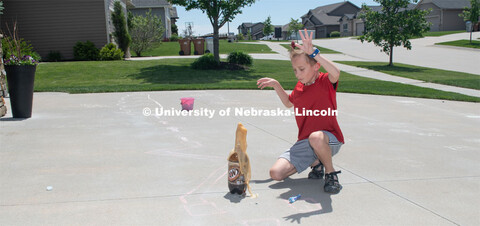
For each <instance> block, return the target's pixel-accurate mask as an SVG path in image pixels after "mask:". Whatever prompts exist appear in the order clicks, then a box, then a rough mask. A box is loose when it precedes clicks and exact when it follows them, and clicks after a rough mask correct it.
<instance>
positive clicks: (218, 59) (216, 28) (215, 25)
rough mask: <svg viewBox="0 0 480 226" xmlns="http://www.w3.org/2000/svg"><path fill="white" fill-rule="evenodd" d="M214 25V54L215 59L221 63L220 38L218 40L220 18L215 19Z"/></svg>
mask: <svg viewBox="0 0 480 226" xmlns="http://www.w3.org/2000/svg"><path fill="white" fill-rule="evenodd" d="M214 23H215V24H214V25H213V56H214V57H215V60H216V61H217V62H219V63H220V54H219V52H218V49H219V48H218V47H219V40H218V30H219V29H218V19H214Z"/></svg>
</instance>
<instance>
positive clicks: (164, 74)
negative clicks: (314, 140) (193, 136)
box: [35, 59, 480, 102]
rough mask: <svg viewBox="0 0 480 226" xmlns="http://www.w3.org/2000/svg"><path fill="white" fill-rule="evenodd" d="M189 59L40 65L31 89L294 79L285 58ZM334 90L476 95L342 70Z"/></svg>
mask: <svg viewBox="0 0 480 226" xmlns="http://www.w3.org/2000/svg"><path fill="white" fill-rule="evenodd" d="M193 60H194V59H163V60H150V61H103V62H102V61H87V62H58V63H41V64H40V65H39V66H38V68H37V73H36V79H35V91H37V92H42V91H43V92H45V91H49V92H68V93H99V92H130V91H151V90H155V91H157V90H197V89H257V86H256V80H258V79H259V78H262V77H272V78H275V79H277V80H278V81H280V83H281V84H282V85H283V87H285V89H293V87H294V86H295V84H296V83H297V80H296V78H295V76H294V75H293V71H292V66H291V64H290V62H289V61H278V60H254V65H253V66H252V67H251V68H250V69H249V70H247V71H228V70H205V71H202V70H193V69H191V68H190V67H189V65H190V63H192V62H193ZM339 91H340V92H351V93H365V94H378V95H395V96H409V97H422V98H436V99H447V100H459V101H471V102H480V98H475V97H469V96H465V95H461V94H456V93H449V92H443V91H438V90H434V89H428V88H422V87H416V86H412V85H404V84H399V83H394V82H385V81H380V80H375V79H369V78H364V77H359V76H355V75H352V74H349V73H346V72H342V75H341V78H340V86H339Z"/></svg>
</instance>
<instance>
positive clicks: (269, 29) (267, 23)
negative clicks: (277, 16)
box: [263, 16, 275, 36]
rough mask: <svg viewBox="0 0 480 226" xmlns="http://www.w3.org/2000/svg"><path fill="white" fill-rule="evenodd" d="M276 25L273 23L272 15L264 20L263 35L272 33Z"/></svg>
mask: <svg viewBox="0 0 480 226" xmlns="http://www.w3.org/2000/svg"><path fill="white" fill-rule="evenodd" d="M274 29H275V28H274V27H273V25H272V19H271V18H270V16H268V18H267V19H266V20H265V22H263V35H265V36H267V35H270V34H271V33H272V32H273V31H274Z"/></svg>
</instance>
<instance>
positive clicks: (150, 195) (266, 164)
mask: <svg viewBox="0 0 480 226" xmlns="http://www.w3.org/2000/svg"><path fill="white" fill-rule="evenodd" d="M181 97H194V98H195V105H194V109H198V110H200V109H207V108H208V109H209V110H215V111H216V114H215V116H214V117H212V118H208V117H181V116H175V117H174V116H155V115H151V116H148V117H147V116H144V112H146V111H145V109H146V108H148V109H151V110H153V112H155V109H156V108H159V107H160V106H161V107H163V108H165V109H171V108H174V109H180V98H181ZM34 100H35V102H34V112H33V117H32V118H30V119H27V120H14V119H12V118H10V117H11V114H10V113H9V114H8V115H7V116H6V118H1V119H0V128H1V130H0V181H1V183H0V225H13V226H15V225H32V226H34V225H300V224H301V225H318V224H319V222H321V224H322V225H479V224H480V219H479V210H478V203H480V195H479V188H480V168H479V167H478V166H479V165H480V156H479V155H478V151H479V149H478V147H479V145H480V137H479V135H478V125H479V123H480V109H479V108H478V104H476V103H465V102H456V101H440V100H430V99H421V98H405V97H392V96H374V95H361V94H349V93H338V94H337V100H338V104H339V105H338V109H339V116H338V120H339V123H340V126H341V128H342V130H343V133H344V136H345V138H346V144H345V145H344V146H342V148H341V150H340V152H339V154H338V155H336V156H335V157H334V159H333V160H334V166H335V168H336V169H337V170H341V171H342V173H341V174H339V179H340V182H341V184H342V185H343V190H342V191H341V192H340V194H338V195H329V194H326V193H324V192H323V189H322V186H323V180H308V179H306V177H307V174H308V171H306V172H303V173H301V174H295V175H293V176H292V177H291V178H290V179H287V180H285V181H282V182H276V181H272V180H270V179H269V172H268V170H269V168H270V167H271V165H272V164H273V163H274V162H275V160H276V158H277V157H278V156H279V155H280V154H281V153H283V152H284V151H285V150H286V149H287V148H289V147H290V146H291V145H292V144H293V143H294V142H295V140H296V135H297V131H296V123H295V119H294V117H293V116H290V117H286V116H278V117H268V116H261V117H260V116H257V117H255V116H241V115H236V114H234V112H233V111H232V114H231V115H229V116H220V115H219V113H218V112H219V111H221V110H225V109H227V108H232V109H233V108H242V107H243V108H245V109H251V108H254V109H276V108H282V109H283V107H282V105H281V103H280V101H279V100H278V97H277V95H276V94H275V91H273V90H268V91H267V90H264V91H261V90H228V91H225V90H202V91H166V92H134V93H104V94H75V95H70V94H63V93H35V97H34ZM8 101H9V100H8V99H7V102H8ZM7 104H8V103H7ZM238 122H241V123H243V124H244V126H245V127H246V128H247V130H248V132H247V142H248V148H247V152H248V154H249V157H250V161H251V164H252V184H251V186H252V190H253V192H254V193H256V194H258V197H257V198H254V199H252V198H250V197H246V198H242V197H240V196H236V195H231V194H229V192H228V187H227V176H226V174H227V161H226V159H227V156H228V153H229V152H230V150H231V149H232V148H233V145H234V139H235V128H236V125H237V123H238ZM49 186H51V187H52V189H51V190H50V191H47V190H46V188H47V187H49ZM298 194H301V195H302V197H301V198H300V199H299V200H298V201H297V202H295V203H293V204H289V203H288V198H289V197H291V196H295V195H298Z"/></svg>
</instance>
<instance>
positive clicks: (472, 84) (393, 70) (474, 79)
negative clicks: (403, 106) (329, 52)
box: [336, 61, 480, 90]
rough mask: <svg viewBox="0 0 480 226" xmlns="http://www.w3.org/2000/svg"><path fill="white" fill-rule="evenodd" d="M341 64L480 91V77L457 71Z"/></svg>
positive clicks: (353, 62)
mask: <svg viewBox="0 0 480 226" xmlns="http://www.w3.org/2000/svg"><path fill="white" fill-rule="evenodd" d="M336 62H338V63H341V64H347V65H351V66H355V67H361V68H366V69H370V70H374V71H380V72H383V73H386V74H390V75H395V76H400V77H405V78H411V79H417V80H421V81H425V82H431V83H438V84H444V85H451V86H458V87H463V88H470V89H476V90H480V75H474V74H468V73H463V72H456V71H446V70H440V69H435V68H426V67H419V66H413V65H407V64H400V63H395V64H394V66H392V67H391V66H388V63H384V62H365V61H336Z"/></svg>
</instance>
